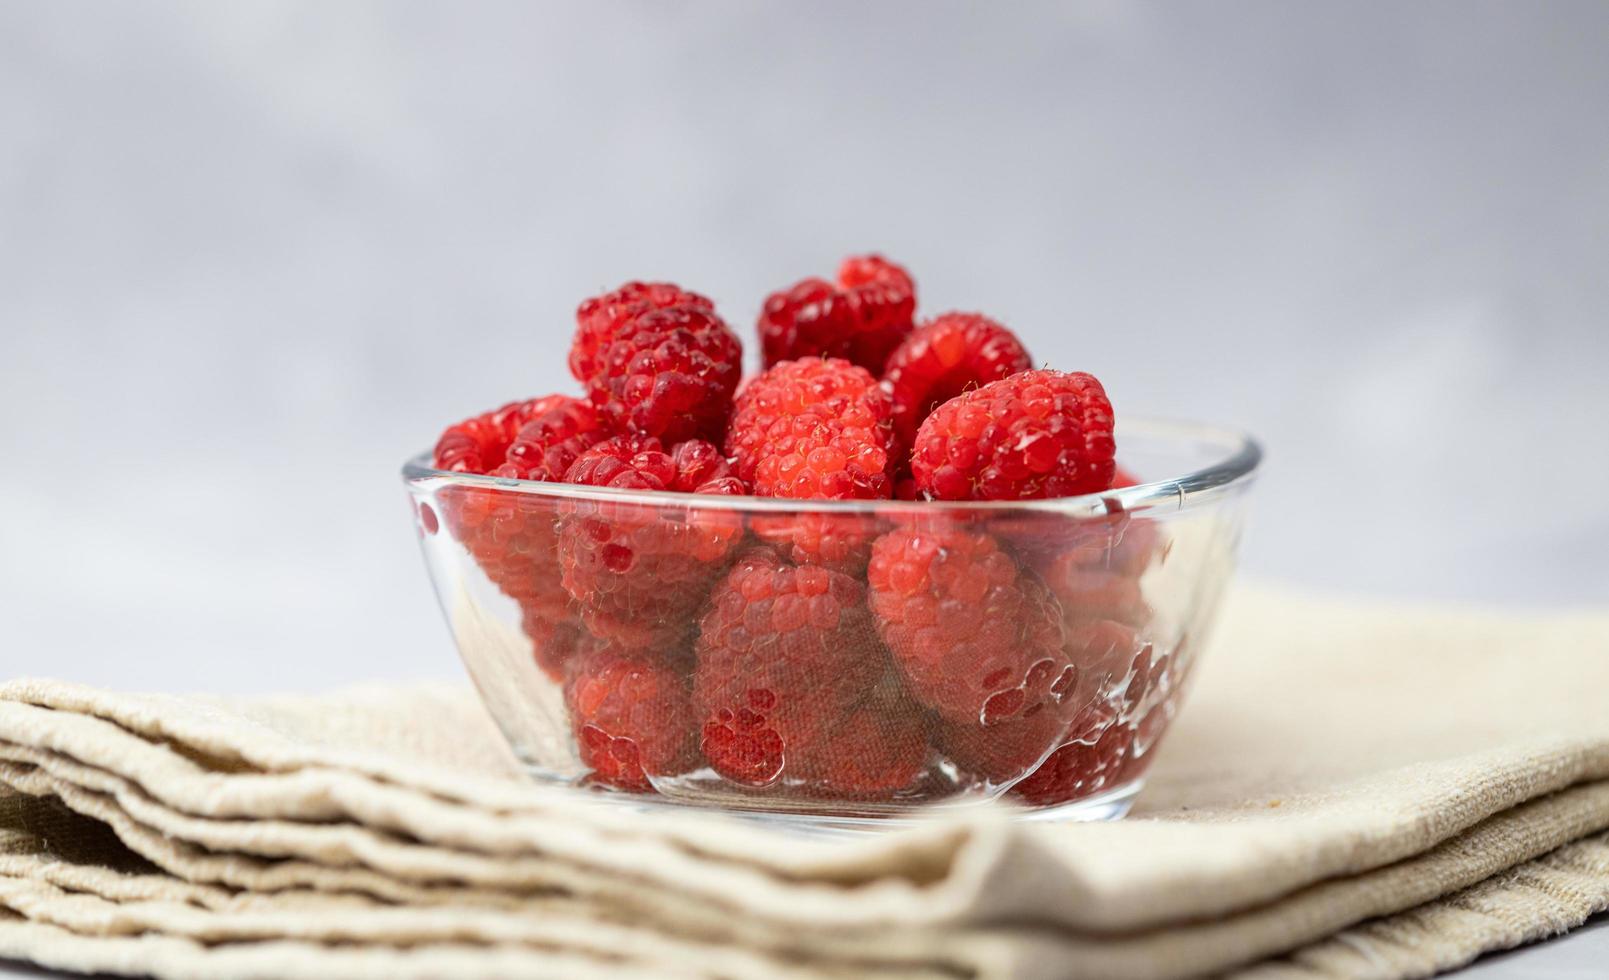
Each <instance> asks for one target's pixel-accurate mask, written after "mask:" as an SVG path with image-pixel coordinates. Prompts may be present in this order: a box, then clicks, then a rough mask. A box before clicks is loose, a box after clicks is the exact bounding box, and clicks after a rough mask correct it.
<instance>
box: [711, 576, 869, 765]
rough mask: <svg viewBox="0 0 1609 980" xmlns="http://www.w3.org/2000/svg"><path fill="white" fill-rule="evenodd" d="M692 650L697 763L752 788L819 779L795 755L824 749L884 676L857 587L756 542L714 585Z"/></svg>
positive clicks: (814, 755) (818, 754)
mask: <svg viewBox="0 0 1609 980" xmlns="http://www.w3.org/2000/svg"><path fill="white" fill-rule="evenodd" d="M694 649H695V654H696V658H697V665H696V667H695V668H694V675H693V704H694V707H695V709H696V710H697V715H698V724H699V727H700V745H701V748H702V750H703V753H704V757H705V759H706V760H707V761H708V762H709V764H710V765H711V766H713V767H714V768H715V770H716V771H717V772H719V773H720V774H721V775H723V776H725V777H726V778H728V779H731V780H733V781H735V782H738V783H743V784H747V785H751V786H766V785H771V784H773V783H775V782H777V781H778V780H788V781H796V780H798V779H811V778H819V776H820V773H819V767H818V770H817V771H812V766H811V765H810V764H808V763H802V762H801V760H805V759H822V758H824V757H825V754H827V753H830V752H831V751H833V749H832V748H831V746H830V745H829V744H828V743H829V742H831V741H832V740H833V739H835V738H836V737H837V735H838V731H839V726H840V724H841V723H842V722H843V721H844V720H845V719H846V718H847V717H848V716H850V715H851V714H852V712H853V711H854V710H855V709H856V708H857V707H859V706H861V704H862V703H863V702H864V701H865V699H866V697H867V695H868V692H871V691H874V690H876V689H877V687H878V684H879V682H880V681H881V680H882V679H883V678H884V677H886V675H887V671H888V669H889V668H888V655H887V653H886V652H885V651H884V649H883V645H882V643H881V642H879V640H878V639H877V633H876V630H875V629H874V628H873V626H872V622H871V615H870V614H869V613H868V612H867V611H866V590H865V586H863V585H861V584H860V583H859V582H857V581H856V580H854V579H852V578H850V577H849V576H847V575H844V574H842V573H839V572H835V571H832V570H830V569H826V568H822V567H820V566H814V565H794V564H792V563H790V562H787V561H785V560H783V559H782V558H780V557H779V556H778V555H777V554H776V553H775V552H774V551H773V550H771V549H770V548H767V547H763V546H762V547H757V548H752V549H750V550H749V551H747V552H745V553H744V554H743V555H742V556H741V557H740V558H739V559H738V560H737V561H736V562H735V563H734V564H733V565H732V568H731V570H730V571H728V572H727V574H726V575H725V576H724V577H723V578H722V579H720V580H719V581H718V582H717V583H716V584H715V587H714V589H713V590H712V591H711V593H710V599H709V605H708V607H707V611H706V612H705V613H704V616H703V619H702V621H701V622H700V624H699V636H698V641H697V643H696V645H695V648H694ZM801 767H802V768H803V769H804V770H805V771H802V772H801V771H799V770H800V768H801Z"/></svg>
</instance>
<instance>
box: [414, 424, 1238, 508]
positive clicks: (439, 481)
mask: <svg viewBox="0 0 1609 980" xmlns="http://www.w3.org/2000/svg"><path fill="white" fill-rule="evenodd" d="M1124 436H1137V437H1140V438H1150V439H1157V440H1172V441H1174V442H1179V443H1191V444H1194V445H1197V446H1202V445H1206V446H1213V447H1217V448H1219V449H1220V450H1221V452H1222V455H1221V456H1218V457H1217V458H1216V461H1215V462H1213V463H1211V464H1209V465H1207V466H1204V467H1202V468H1200V469H1197V470H1194V471H1192V472H1189V473H1185V474H1182V475H1178V476H1172V477H1168V478H1166V479H1161V480H1153V481H1151V482H1149V483H1140V484H1136V485H1135V486H1132V487H1123V488H1121V489H1114V490H1105V491H1102V492H1100V493H1090V494H1084V495H1082V496H1078V497H1053V498H1049V499H1045V500H991V501H939V500H932V501H910V500H798V499H793V498H788V497H727V496H720V495H715V494H694V493H670V492H647V491H642V490H619V489H613V488H609V487H587V486H580V485H577V484H574V483H548V482H543V481H539V480H514V479H509V478H505V477H495V476H482V475H480V474H474V473H453V472H449V471H447V470H438V469H436V468H434V467H433V466H431V465H430V460H431V453H429V452H424V453H420V454H419V455H417V456H415V457H413V458H412V459H410V460H408V461H407V463H405V464H404V465H403V467H402V476H403V479H404V480H405V481H406V482H407V483H408V485H409V486H410V487H412V488H414V489H416V490H420V491H424V490H434V489H440V488H443V487H448V486H462V487H479V488H484V489H489V490H497V491H500V492H512V493H527V494H532V495H535V496H539V497H551V498H554V499H558V500H595V501H613V502H631V503H636V504H642V505H653V506H663V507H678V508H688V507H696V508H698V509H701V510H725V511H739V512H753V513H777V512H782V513H800V512H808V513H853V514H868V513H870V514H908V513H912V512H920V513H924V514H933V513H935V512H938V511H943V512H946V513H950V514H961V513H965V514H986V513H989V512H1005V511H1009V512H1013V513H1020V512H1022V511H1049V512H1053V513H1057V514H1063V515H1066V516H1073V517H1084V516H1088V517H1100V516H1104V515H1107V514H1111V513H1114V512H1119V511H1125V512H1131V513H1133V512H1141V511H1178V510H1184V509H1186V508H1189V507H1192V506H1196V505H1199V504H1205V503H1207V502H1209V501H1212V500H1215V499H1217V498H1219V497H1222V496H1224V495H1226V494H1231V493H1237V492H1239V491H1240V490H1241V489H1243V488H1244V487H1245V486H1246V485H1248V484H1249V483H1250V482H1251V480H1252V478H1253V476H1254V475H1255V473H1256V471H1257V467H1258V464H1259V463H1260V462H1261V461H1262V457H1263V450H1262V447H1261V446H1260V445H1258V443H1257V441H1256V440H1255V439H1253V438H1251V436H1249V435H1246V434H1245V433H1243V432H1239V431H1237V430H1234V429H1228V428H1223V427H1221V426H1215V425H1207V424H1203V423H1196V422H1177V421H1169V420H1164V419H1147V418H1137V419H1125V420H1123V421H1121V422H1119V423H1118V446H1119V449H1120V451H1121V447H1122V444H1123V443H1122V440H1123V437H1124Z"/></svg>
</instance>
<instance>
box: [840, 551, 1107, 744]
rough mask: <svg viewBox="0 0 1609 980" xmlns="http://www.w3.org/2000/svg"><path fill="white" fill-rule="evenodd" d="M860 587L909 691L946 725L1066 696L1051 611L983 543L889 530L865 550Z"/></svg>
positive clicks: (1052, 603) (1063, 661) (1035, 586)
mask: <svg viewBox="0 0 1609 980" xmlns="http://www.w3.org/2000/svg"><path fill="white" fill-rule="evenodd" d="M922 523H923V524H927V523H929V522H925V521H924V522H922ZM867 581H868V584H869V587H870V590H871V596H870V602H869V605H870V606H871V609H872V612H873V613H874V614H875V616H876V618H877V628H878V632H879V633H880V634H881V635H882V637H883V641H884V642H885V643H887V644H888V648H889V650H890V652H892V653H893V655H894V661H895V663H897V664H898V665H899V667H900V670H901V671H902V672H903V673H904V675H905V679H906V682H907V683H908V684H909V685H910V689H911V692H912V693H913V694H914V695H915V696H916V697H917V698H918V699H919V700H921V701H922V702H923V703H925V704H927V705H928V706H929V707H931V708H933V709H934V710H936V711H938V712H939V714H940V715H942V716H943V717H945V718H946V719H948V720H950V721H955V722H961V723H980V724H983V725H992V724H995V723H997V722H1000V721H1002V720H1004V719H1007V718H1013V717H1021V716H1024V715H1026V714H1028V713H1030V712H1032V711H1033V710H1034V709H1035V706H1037V705H1039V704H1041V703H1049V704H1052V705H1054V704H1059V703H1060V702H1061V701H1062V700H1063V699H1064V698H1066V697H1067V696H1068V695H1069V694H1070V693H1071V691H1072V687H1073V684H1074V682H1075V680H1076V677H1077V671H1076V669H1075V668H1074V666H1073V665H1072V663H1071V662H1070V661H1069V660H1068V659H1067V657H1066V655H1065V654H1064V653H1063V651H1062V643H1063V639H1064V637H1063V627H1062V612H1061V607H1060V605H1059V604H1058V603H1057V602H1056V600H1055V598H1054V597H1053V596H1052V595H1050V593H1049V592H1048V591H1046V589H1045V587H1044V586H1043V585H1041V584H1040V583H1039V581H1038V580H1037V579H1035V578H1034V577H1033V576H1032V575H1031V574H1028V573H1026V572H1024V571H1023V569H1022V568H1020V567H1019V566H1018V564H1017V562H1016V560H1015V559H1013V558H1012V557H1011V556H1010V555H1009V554H1007V553H1006V552H1004V551H1002V550H1001V548H1000V545H999V543H998V542H997V541H996V540H995V539H994V538H993V537H991V536H990V535H987V534H978V533H973V532H970V531H967V530H965V529H962V528H958V527H953V526H945V525H943V524H938V523H936V522H934V523H933V525H932V526H931V527H922V526H917V525H915V524H913V525H912V526H908V527H904V528H899V529H896V530H893V531H890V532H888V533H887V534H884V535H883V536H881V537H879V538H878V539H877V540H876V541H875V542H874V543H873V544H872V555H871V564H870V566H869V567H868V568H867Z"/></svg>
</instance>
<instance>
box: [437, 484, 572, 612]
mask: <svg viewBox="0 0 1609 980" xmlns="http://www.w3.org/2000/svg"><path fill="white" fill-rule="evenodd" d="M441 501H442V513H443V515H444V516H445V518H446V521H447V526H448V527H449V528H451V529H452V532H453V536H454V538H455V539H456V540H457V541H458V542H459V543H460V544H462V545H463V546H464V547H465V548H466V549H468V551H469V553H470V555H471V556H472V557H473V558H474V559H475V563H476V564H477V565H479V566H480V569H481V571H482V572H485V573H486V577H487V578H488V579H490V580H491V582H492V584H493V585H495V586H497V588H498V589H499V590H500V591H502V593H503V594H504V595H506V596H508V597H509V598H511V599H513V600H514V601H515V602H517V603H519V604H520V607H521V608H522V609H523V610H524V611H525V613H526V615H527V616H530V615H532V614H533V613H534V614H537V615H540V616H541V617H543V618H545V619H548V620H551V621H554V622H557V621H558V620H560V619H562V618H563V616H564V610H565V607H566V606H567V605H568V603H569V596H567V595H566V594H565V592H564V589H563V588H561V587H560V586H559V579H558V572H559V564H558V555H557V552H556V550H555V546H556V544H557V541H558V538H557V534H556V532H555V530H554V518H555V517H556V516H557V509H556V505H555V503H554V502H553V501H552V500H550V499H548V498H545V497H538V496H534V495H531V494H525V493H520V492H518V491H515V490H498V489H488V488H483V487H447V488H445V489H444V490H442V495H441ZM534 639H535V637H533V640H534Z"/></svg>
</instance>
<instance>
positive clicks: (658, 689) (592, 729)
mask: <svg viewBox="0 0 1609 980" xmlns="http://www.w3.org/2000/svg"><path fill="white" fill-rule="evenodd" d="M564 703H565V707H566V708H568V709H569V712H570V728H571V731H572V732H573V733H574V735H575V743H576V749H577V750H578V751H579V752H580V754H581V761H582V763H584V764H585V765H586V766H587V767H588V768H590V769H591V770H592V774H593V778H594V779H596V780H597V781H599V782H603V783H607V784H609V785H611V786H616V787H619V788H621V789H627V790H632V791H634V792H639V793H651V792H653V784H652V783H650V782H649V777H651V776H675V775H679V774H681V773H684V772H687V771H688V770H689V769H692V768H693V767H694V766H695V765H696V764H697V758H698V756H697V746H696V744H695V740H694V738H693V733H694V730H695V729H694V727H693V715H692V707H691V704H690V702H689V701H688V694H687V665H686V662H685V660H684V659H678V658H674V657H672V658H665V657H659V656H646V655H641V654H633V653H629V652H623V651H621V650H619V649H616V648H613V647H610V646H608V645H601V644H600V645H596V646H593V647H591V648H588V649H582V650H580V651H578V652H577V653H576V654H575V655H574V656H573V657H572V659H571V660H570V662H569V664H568V665H567V669H566V678H565V685H564Z"/></svg>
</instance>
